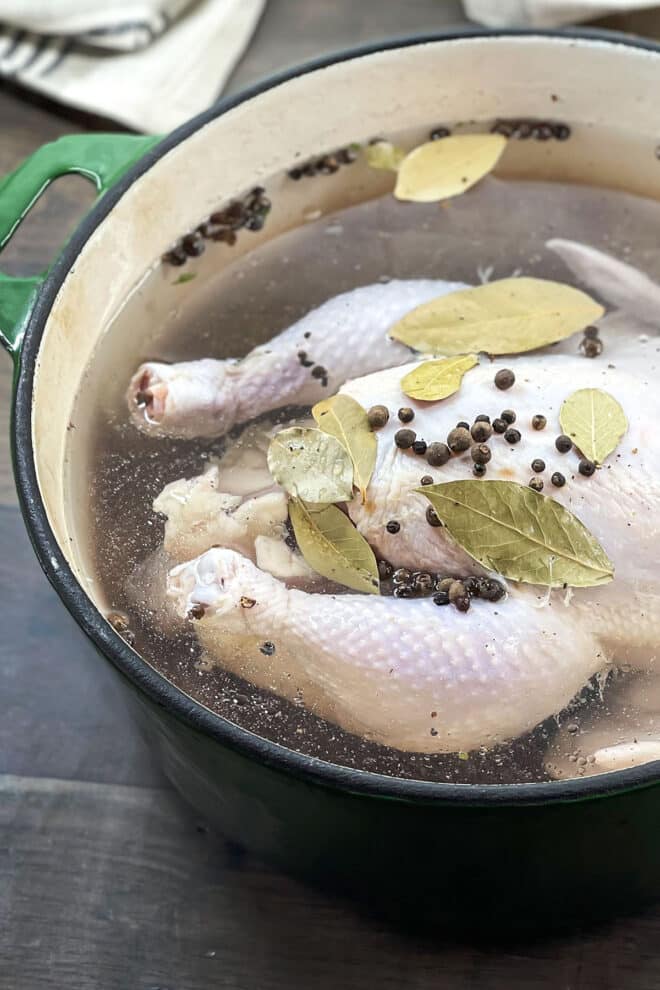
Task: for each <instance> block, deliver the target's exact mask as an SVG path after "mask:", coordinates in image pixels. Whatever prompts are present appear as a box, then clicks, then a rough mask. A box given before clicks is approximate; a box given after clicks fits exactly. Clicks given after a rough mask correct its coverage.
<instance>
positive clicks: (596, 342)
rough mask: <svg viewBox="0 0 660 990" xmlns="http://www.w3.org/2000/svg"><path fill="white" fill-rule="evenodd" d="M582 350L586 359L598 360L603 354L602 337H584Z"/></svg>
mask: <svg viewBox="0 0 660 990" xmlns="http://www.w3.org/2000/svg"><path fill="white" fill-rule="evenodd" d="M580 350H581V351H582V353H583V354H584V356H585V357H588V358H596V357H598V356H599V355H600V354H602V353H603V342H602V340H601V339H600V337H584V338H583V339H582V340H581V341H580Z"/></svg>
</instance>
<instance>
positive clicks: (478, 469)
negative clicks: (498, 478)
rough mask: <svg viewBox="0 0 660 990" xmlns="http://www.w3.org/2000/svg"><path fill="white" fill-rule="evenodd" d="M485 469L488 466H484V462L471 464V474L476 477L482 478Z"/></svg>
mask: <svg viewBox="0 0 660 990" xmlns="http://www.w3.org/2000/svg"><path fill="white" fill-rule="evenodd" d="M487 470H488V468H487V467H486V465H485V464H473V465H472V474H473V475H475V477H477V478H483V476H484V475H485V473H486V471H487Z"/></svg>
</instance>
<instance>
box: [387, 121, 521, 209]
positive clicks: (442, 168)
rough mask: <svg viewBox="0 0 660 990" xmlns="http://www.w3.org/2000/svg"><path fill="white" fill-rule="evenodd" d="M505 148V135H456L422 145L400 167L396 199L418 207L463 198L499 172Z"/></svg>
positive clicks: (395, 192)
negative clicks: (481, 182) (407, 201)
mask: <svg viewBox="0 0 660 990" xmlns="http://www.w3.org/2000/svg"><path fill="white" fill-rule="evenodd" d="M505 147H506V138H505V137H502V135H501V134H454V135H453V136H451V137H446V138H443V139H442V141H428V142H427V143H426V144H421V145H420V146H419V147H418V148H414V149H413V150H412V151H411V152H409V153H408V154H407V155H406V157H405V158H404V159H403V161H402V162H401V163H400V165H399V172H398V175H397V180H396V186H395V188H394V195H395V196H396V198H397V199H403V200H410V201H412V202H415V203H435V202H438V201H439V200H442V199H449V198H450V197H451V196H459V195H460V194H461V193H464V192H465V191H466V189H470V187H471V186H473V185H474V184H475V183H476V182H478V181H479V179H483V177H484V175H488V173H489V172H491V171H492V170H493V169H494V168H495V165H496V164H497V161H498V159H499V157H500V155H501V154H502V152H503V151H504V149H505Z"/></svg>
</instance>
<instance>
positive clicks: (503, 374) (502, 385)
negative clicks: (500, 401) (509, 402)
mask: <svg viewBox="0 0 660 990" xmlns="http://www.w3.org/2000/svg"><path fill="white" fill-rule="evenodd" d="M515 380H516V376H515V375H514V373H513V372H512V371H511V368H501V369H500V370H499V371H498V372H497V374H496V375H495V385H496V387H497V388H499V389H501V391H502V392H505V391H506V390H507V389H508V388H511V386H512V385H513V383H514V382H515Z"/></svg>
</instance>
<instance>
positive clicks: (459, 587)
mask: <svg viewBox="0 0 660 990" xmlns="http://www.w3.org/2000/svg"><path fill="white" fill-rule="evenodd" d="M464 597H467V591H466V590H465V585H464V584H463V582H462V581H452V583H451V584H450V585H449V601H450V602H451V603H452V604H454V602H455V601H456V600H457V599H458V598H464Z"/></svg>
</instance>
